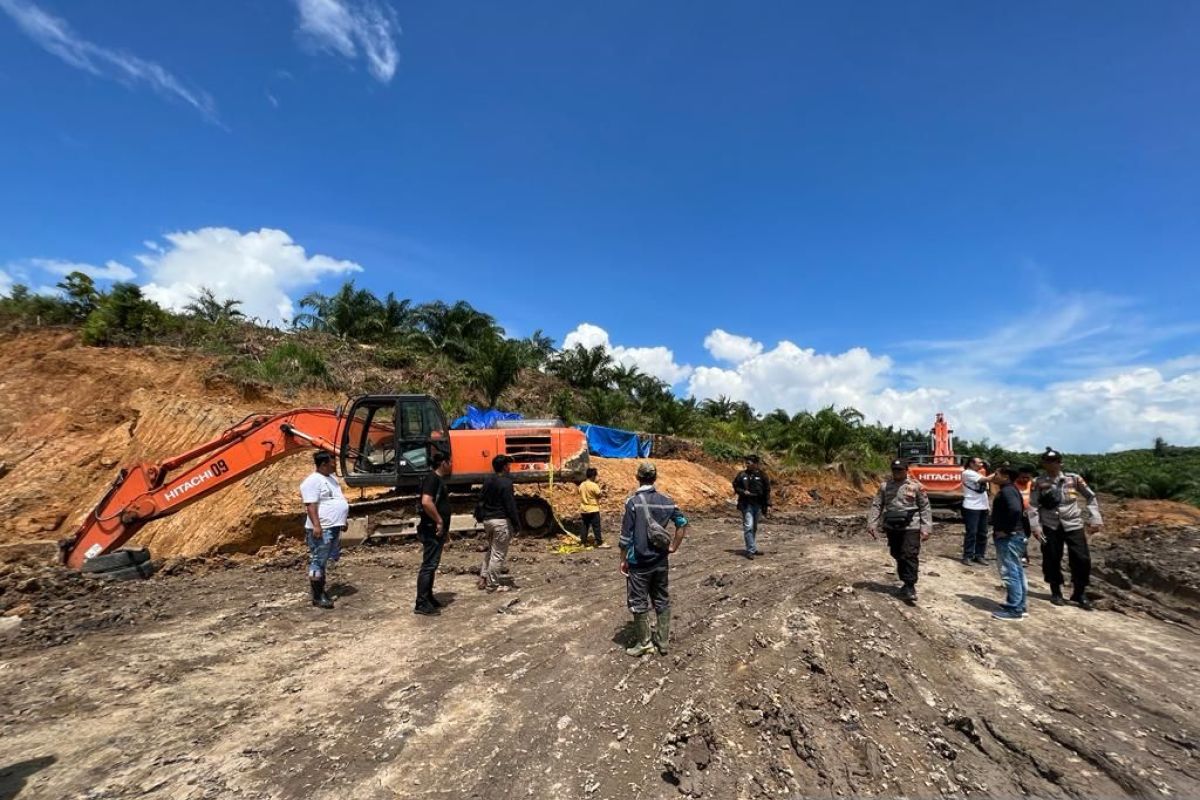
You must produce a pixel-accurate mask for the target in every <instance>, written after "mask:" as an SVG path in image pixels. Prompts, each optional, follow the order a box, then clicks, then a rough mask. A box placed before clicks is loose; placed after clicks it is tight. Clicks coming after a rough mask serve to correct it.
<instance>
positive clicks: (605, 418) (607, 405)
mask: <svg viewBox="0 0 1200 800" xmlns="http://www.w3.org/2000/svg"><path fill="white" fill-rule="evenodd" d="M584 403H585V405H586V408H587V415H588V421H589V422H591V423H592V424H593V425H600V426H602V427H605V428H611V427H612V426H614V425H616V424H617V422H619V421H620V419H621V415H622V414H623V413H625V398H624V397H623V396H621V395H620V394H618V393H617V392H614V391H612V390H611V389H603V388H593V389H588V390H587V392H586V393H585V394H584Z"/></svg>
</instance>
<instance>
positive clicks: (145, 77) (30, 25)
mask: <svg viewBox="0 0 1200 800" xmlns="http://www.w3.org/2000/svg"><path fill="white" fill-rule="evenodd" d="M0 11H3V12H5V13H6V14H8V15H9V16H10V17H12V18H13V20H14V21H15V22H16V23H17V27H18V28H20V29H21V31H22V33H24V34H25V35H26V36H28V37H29V38H30V39H32V40H33V41H34V42H36V43H37V44H38V45H40V46H41V47H42V49H44V50H46V51H47V52H48V53H51V54H52V55H55V56H57V57H58V58H59V59H61V60H62V61H64V62H65V63H67V64H69V65H71V66H72V67H75V68H76V69H81V70H83V71H84V72H88V73H90V74H92V75H95V76H97V77H101V78H108V79H110V80H115V81H118V82H120V83H123V84H126V85H128V86H134V85H139V84H140V85H144V86H148V87H150V88H151V89H153V90H154V91H156V92H158V93H159V94H161V95H163V96H164V97H168V98H171V99H175V100H182V101H183V102H184V103H187V104H188V105H189V106H191V107H192V108H194V109H196V110H197V111H199V112H200V113H201V114H203V115H204V116H205V117H206V118H208V119H209V120H210V121H213V122H215V121H216V119H217V113H216V105H215V104H214V103H213V99H212V97H210V96H209V95H208V94H207V93H205V92H203V91H199V90H195V89H189V88H187V87H186V86H184V85H183V83H182V82H181V81H180V80H179V79H178V78H176V77H175V76H174V75H172V74H171V73H170V72H168V71H167V70H166V69H165V68H164V67H163V66H161V65H160V64H156V63H155V62H153V61H146V60H145V59H142V58H138V57H137V56H135V55H132V54H130V53H126V52H122V51H120V50H111V49H109V48H107V47H101V46H100V45H97V44H93V43H92V42H89V41H87V40H86V39H82V38H80V36H79V35H78V34H76V33H75V31H73V30H72V29H71V26H70V25H68V24H67V21H66V20H64V19H61V18H59V17H56V16H54V15H52V14H50V13H48V12H46V11H43V10H42V9H41V8H39V7H38V6H36V5H34V4H33V3H31V2H29V0H0Z"/></svg>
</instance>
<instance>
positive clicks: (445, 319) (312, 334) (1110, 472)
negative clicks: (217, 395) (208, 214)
mask: <svg viewBox="0 0 1200 800" xmlns="http://www.w3.org/2000/svg"><path fill="white" fill-rule="evenodd" d="M56 288H57V289H58V291H59V294H58V295H46V294H41V293H34V292H31V291H30V290H29V289H28V288H27V287H25V286H20V285H17V286H14V287H13V288H12V290H11V291H10V293H9V295H8V296H7V297H0V320H13V321H17V322H19V323H21V324H30V325H72V326H77V327H79V329H80V333H81V337H82V339H83V341H84V342H85V343H86V344H90V345H98V346H122V345H138V344H154V343H174V344H182V345H185V346H201V347H204V348H206V349H208V350H210V351H212V352H216V353H233V355H234V356H235V358H233V360H232V362H231V363H233V364H234V365H235V366H237V367H238V368H239V369H242V370H245V371H246V374H247V375H248V376H249V377H252V378H254V379H257V380H263V381H266V382H269V383H281V384H291V385H305V384H311V385H318V386H326V387H328V388H339V389H346V388H347V387H341V386H337V385H336V381H335V380H334V379H333V365H332V363H331V362H333V361H335V360H336V359H337V358H338V357H340V356H339V355H335V354H334V353H333V350H332V349H331V348H332V347H333V345H334V344H335V343H336V344H340V345H342V346H343V347H354V348H359V349H365V350H367V351H368V352H369V354H370V357H371V359H372V360H373V361H374V362H375V363H376V364H378V365H381V366H384V367H389V368H403V367H408V366H411V365H413V364H415V363H417V362H418V361H420V360H421V359H427V360H428V359H432V361H429V364H430V365H431V368H432V369H433V370H434V371H435V372H438V373H440V374H442V375H445V376H449V378H450V383H449V385H448V391H449V392H450V393H451V394H453V395H454V396H455V397H454V399H460V400H465V399H470V398H472V397H473V398H475V399H476V400H477V401H478V402H480V403H482V404H483V405H485V406H487V407H489V408H494V407H497V406H500V405H503V403H504V401H505V398H506V397H507V396H511V394H512V393H513V391H514V390H515V389H518V388H519V387H520V386H521V385H522V383H523V382H525V383H528V382H529V381H528V380H526V379H530V378H540V384H542V385H543V386H545V387H546V389H547V391H548V395H547V396H546V397H545V398H544V403H542V404H541V405H542V406H543V407H541V408H536V409H529V408H523V409H521V410H524V411H535V412H539V413H550V414H553V415H554V416H556V417H559V418H561V419H562V420H564V421H565V422H567V423H577V422H589V423H593V424H596V425H604V426H608V427H623V428H627V429H632V430H637V431H640V432H645V433H652V434H662V435H672V436H678V437H685V438H689V439H694V440H698V441H700V442H701V443H702V446H703V448H704V450H705V452H706V453H707V454H708V455H709V456H710V457H712V458H715V459H723V460H730V461H733V460H736V459H738V458H741V457H742V456H743V455H744V454H746V453H749V452H758V453H763V454H769V455H770V456H771V458H772V460H773V461H774V462H775V463H777V464H780V465H831V464H839V465H842V466H843V467H845V468H848V469H849V470H853V471H858V472H861V473H866V472H877V471H881V470H883V469H884V468H885V467H886V463H887V461H888V460H889V459H891V458H892V457H894V455H895V454H896V452H897V448H898V446H899V445H900V444H901V443H902V442H912V441H925V440H927V438H928V434H927V433H926V432H925V431H921V430H913V429H900V428H895V427H892V426H884V425H882V424H879V423H871V422H868V421H867V420H866V419H865V417H864V415H863V414H862V413H861V412H860V411H858V410H856V409H854V408H835V407H833V406H827V407H825V408H820V409H817V410H815V411H807V410H806V411H800V412H798V413H795V414H790V413H789V412H787V411H784V410H782V409H776V410H774V411H770V412H768V413H760V412H759V411H757V410H756V409H754V408H753V407H751V406H750V405H749V404H748V403H746V402H744V401H737V400H732V399H729V398H726V397H717V398H710V399H706V400H703V401H697V400H696V399H695V398H691V397H689V398H681V397H678V396H676V395H675V393H674V392H673V391H672V388H671V387H670V386H669V385H668V384H667V383H666V382H664V381H662V380H661V379H659V378H657V377H655V376H653V375H649V374H647V373H645V372H642V371H641V370H640V369H639V368H638V367H636V366H634V365H632V364H625V363H621V362H619V361H617V360H616V359H614V358H613V355H612V353H611V352H610V351H609V350H607V349H606V348H604V347H592V348H588V347H584V346H583V345H576V346H574V347H570V348H565V349H558V348H556V347H555V346H554V341H553V340H552V339H551V338H550V337H549V336H547V335H545V334H544V333H543V332H542V331H540V330H539V331H535V332H534V333H533V334H532V335H530V336H527V337H524V338H509V337H507V336H506V335H505V332H504V330H503V328H502V327H501V326H500V325H499V323H498V322H497V320H496V318H495V317H493V316H492V315H490V314H488V313H486V312H484V311H481V310H479V309H477V308H475V307H474V306H472V305H471V304H470V303H468V302H466V301H465V300H460V301H458V302H455V303H446V302H443V301H440V300H439V301H432V302H427V303H414V302H413V301H411V300H409V299H405V298H398V297H397V296H396V295H395V294H394V293H390V292H389V293H388V294H387V295H386V296H383V297H380V296H378V295H376V294H375V293H373V292H371V291H370V290H368V289H364V288H361V287H359V286H357V285H355V283H354V282H353V281H346V282H345V283H343V284H342V285H341V287H339V288H338V289H337V290H336V291H334V292H332V293H330V294H324V293H321V292H312V293H310V294H308V295H305V296H304V297H302V298H301V299H300V301H299V303H298V306H299V313H297V314H296V316H295V318H294V319H293V320H292V321H291V324H290V328H291V330H292V331H294V332H296V333H297V334H305V336H300V337H292V338H291V339H289V340H286V341H282V342H280V343H279V344H277V345H275V346H274V347H272V348H271V349H270V350H269V351H267V352H266V353H265V354H263V355H261V356H257V355H256V356H253V357H241V358H240V359H239V358H237V357H236V356H238V355H239V353H234V352H233V351H235V350H239V347H237V346H236V343H237V342H239V341H242V340H244V339H245V338H246V337H250V338H253V336H254V335H255V334H256V333H257V334H262V333H263V332H265V331H267V330H269V329H267V328H266V327H265V326H262V325H260V324H258V321H256V320H249V319H247V318H246V315H245V314H244V313H243V312H242V310H241V306H242V303H241V301H240V300H237V299H231V298H218V297H217V296H216V295H215V294H214V292H212V291H211V290H209V289H201V290H200V291H199V292H197V294H196V295H195V296H194V297H193V298H192V299H191V301H190V302H189V303H188V304H187V305H186V307H185V308H184V309H183V311H182V312H180V313H173V312H169V311H167V310H165V309H163V308H161V307H160V306H158V305H157V304H156V303H154V302H153V301H151V300H150V299H149V298H147V297H145V296H144V295H143V293H142V291H141V289H140V288H139V287H137V286H136V285H134V284H131V283H116V284H114V285H113V286H112V287H111V288H110V289H108V290H107V291H103V290H101V289H99V288H98V287H97V286H96V285H95V282H94V281H93V280H92V279H91V278H90V277H89V276H87V275H85V274H83V273H80V272H72V273H70V274H69V275H67V276H66V277H65V278H64V279H63V280H62V281H61V282H59V283H58V284H57V285H56ZM239 337H241V338H240V339H239ZM323 342H324V343H326V344H322V343H323ZM246 349H252V348H247V347H245V346H242V347H241V348H240V350H246ZM343 352H345V351H343ZM458 410H460V409H458V408H454V411H458ZM956 450H957V452H958V453H959V454H960V455H966V454H968V453H969V454H974V455H980V456H981V457H983V458H985V459H987V460H988V461H990V462H991V463H993V464H1000V463H1004V462H1008V463H1011V464H1021V463H1026V462H1036V458H1037V456H1036V454H1029V453H1016V452H1012V451H1008V450H1005V449H1004V448H1001V447H999V446H996V445H993V444H991V443H989V442H987V441H986V440H984V441H981V442H970V441H966V440H962V439H959V440H956ZM1146 454H1149V455H1146ZM1076 463H1077V464H1078V465H1079V466H1078V468H1079V469H1081V470H1084V472H1085V476H1087V477H1090V478H1092V479H1093V481H1094V482H1096V483H1097V485H1099V486H1100V487H1101V488H1102V489H1105V490H1107V491H1113V492H1116V493H1119V494H1123V495H1126V496H1133V497H1157V498H1171V499H1185V500H1192V501H1193V502H1195V501H1198V500H1200V497H1198V496H1197V491H1198V490H1197V486H1196V483H1195V481H1194V479H1193V478H1192V477H1191V476H1192V475H1195V474H1197V472H1196V467H1200V448H1172V447H1170V446H1169V445H1167V444H1166V443H1165V442H1163V441H1161V440H1159V441H1158V442H1156V443H1155V447H1154V449H1153V450H1146V451H1131V454H1126V455H1125V456H1123V457H1122V456H1121V454H1117V455H1112V456H1087V457H1079V458H1078V459H1076Z"/></svg>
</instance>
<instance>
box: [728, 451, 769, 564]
mask: <svg viewBox="0 0 1200 800" xmlns="http://www.w3.org/2000/svg"><path fill="white" fill-rule="evenodd" d="M733 491H734V492H736V493H737V507H738V511H740V512H741V513H742V537H743V538H744V539H745V540H746V558H749V559H751V560H753V558H754V556H755V555H757V554H758V542H757V537H758V521H759V520H760V519H761V518H762V517H763V516H765V515H766V513H767V510H768V509H769V508H770V507H771V481H770V480H769V479H768V478H767V474H766V473H765V472H763V469H762V464H761V463H760V462H759V458H758V456H755V455H750V456H746V468H745V469H744V470H742V471H741V472H739V473H738V474H737V477H736V478H734V479H733Z"/></svg>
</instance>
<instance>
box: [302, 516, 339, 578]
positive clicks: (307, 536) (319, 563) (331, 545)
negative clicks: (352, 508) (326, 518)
mask: <svg viewBox="0 0 1200 800" xmlns="http://www.w3.org/2000/svg"><path fill="white" fill-rule="evenodd" d="M344 530H345V528H344V527H342V526H338V527H334V528H325V529H324V530H322V531H321V538H319V539H318V538H317V537H316V536H314V535H313V532H312V531H311V530H305V531H304V541H305V542H306V543H307V544H308V577H310V578H312V579H313V580H320V579H321V578H324V577H325V567H326V566H328V564H329V562H330V561H337V560H338V558H340V557H341V555H342V531H344Z"/></svg>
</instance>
